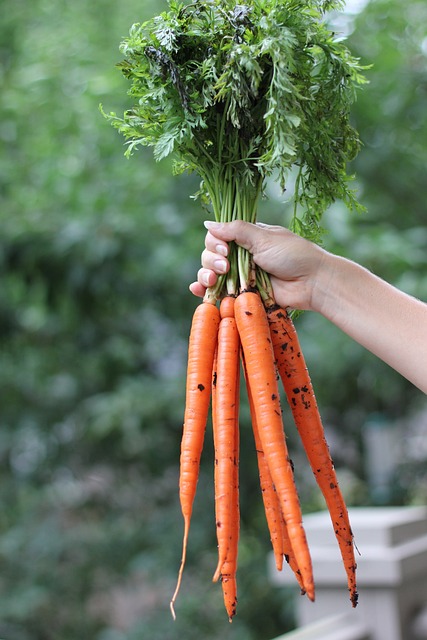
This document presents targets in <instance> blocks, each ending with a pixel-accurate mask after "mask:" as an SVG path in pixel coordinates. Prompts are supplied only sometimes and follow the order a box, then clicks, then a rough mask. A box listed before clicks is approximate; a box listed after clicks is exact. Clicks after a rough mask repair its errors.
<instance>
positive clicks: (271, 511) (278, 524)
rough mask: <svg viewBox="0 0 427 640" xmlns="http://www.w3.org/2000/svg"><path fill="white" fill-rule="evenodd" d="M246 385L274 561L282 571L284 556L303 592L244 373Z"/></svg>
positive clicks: (299, 573)
mask: <svg viewBox="0 0 427 640" xmlns="http://www.w3.org/2000/svg"><path fill="white" fill-rule="evenodd" d="M244 368H245V367H244ZM246 387H247V392H248V400H249V409H250V414H251V419H252V430H253V434H254V440H255V449H256V454H257V460H258V472H259V479H260V485H261V494H262V499H263V503H264V510H265V515H266V520H267V526H268V530H269V532H270V539H271V544H272V547H273V554H274V558H275V561H276V569H277V570H278V571H282V569H283V558H285V559H286V562H287V563H288V564H289V566H290V568H291V569H292V571H293V572H294V574H295V577H296V579H297V581H298V584H299V586H300V588H301V592H302V593H303V594H304V593H305V590H304V585H303V583H302V578H301V572H300V570H299V568H298V564H297V562H296V559H295V554H294V552H293V550H292V545H291V541H290V539H289V534H288V529H287V526H286V522H285V520H284V518H283V515H282V510H281V508H280V502H279V498H278V495H277V492H276V490H275V488H274V484H273V481H272V479H271V474H270V470H269V468H268V464H267V461H266V459H265V455H264V451H263V449H262V444H261V439H260V437H259V430H258V424H257V421H256V414H255V407H254V403H253V398H252V393H251V389H250V385H249V380H248V377H247V375H246Z"/></svg>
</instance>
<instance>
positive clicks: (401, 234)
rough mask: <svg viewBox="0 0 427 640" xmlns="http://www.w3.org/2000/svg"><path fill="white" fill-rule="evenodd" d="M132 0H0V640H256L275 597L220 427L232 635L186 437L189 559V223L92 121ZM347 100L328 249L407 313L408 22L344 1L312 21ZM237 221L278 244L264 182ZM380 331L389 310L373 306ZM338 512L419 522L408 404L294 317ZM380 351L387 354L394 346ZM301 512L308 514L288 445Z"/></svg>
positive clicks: (422, 164) (416, 6)
mask: <svg viewBox="0 0 427 640" xmlns="http://www.w3.org/2000/svg"><path fill="white" fill-rule="evenodd" d="M164 9H166V4H165V3H164V2H163V1H162V2H160V4H159V2H154V0H138V1H137V0H128V1H127V2H125V3H123V2H118V1H117V0H94V1H93V2H89V3H88V2H86V1H84V0H74V1H73V2H65V0H32V2H26V1H25V0H2V1H1V20H0V56H1V69H0V74H1V75H0V80H1V93H0V144H1V154H0V637H1V638H2V639H3V640H58V639H61V640H76V638H90V639H93V640H148V639H150V640H200V638H203V639H204V640H214V639H219V638H221V640H237V639H238V640H270V639H271V638H273V637H275V636H277V635H279V634H281V633H284V632H285V631H287V630H289V629H291V628H292V627H293V625H294V618H293V609H294V598H295V597H297V596H296V594H295V592H294V591H292V590H290V591H288V590H286V589H278V588H277V587H273V586H272V585H271V584H270V580H269V576H268V573H267V562H266V558H267V554H268V552H269V539H268V533H267V529H266V525H265V519H264V515H263V507H262V503H261V498H260V497H259V499H258V498H257V496H259V487H258V478H257V470H256V462H255V457H254V450H253V442H252V436H251V434H250V425H249V421H248V419H247V418H248V416H247V414H248V411H247V407H246V405H245V404H244V405H243V407H242V421H241V422H242V427H241V428H242V464H241V500H242V504H241V512H242V529H241V546H240V566H239V608H238V615H237V617H236V618H235V620H234V621H233V624H232V625H230V624H229V623H228V621H227V618H226V615H225V611H224V609H223V604H222V595H221V589H220V587H219V585H213V584H212V582H211V576H212V573H213V570H214V567H215V565H216V560H215V554H216V541H215V526H214V516H213V495H212V484H213V482H212V446H211V439H210V437H209V436H208V437H207V439H206V448H205V452H204V456H203V461H202V470H201V477H200V481H199V489H198V495H197V498H196V505H195V510H194V516H193V524H192V530H191V536H190V543H189V554H188V555H189V557H188V563H187V568H186V572H185V574H184V581H183V585H182V589H181V593H180V597H179V601H178V603H177V614H178V618H177V621H176V622H175V623H172V621H171V618H170V615H169V600H170V597H171V594H172V592H173V589H174V585H175V580H176V573H177V569H178V564H179V558H180V552H181V534H182V521H181V515H180V511H179V504H178V493H177V482H178V458H179V443H180V435H181V427H182V415H183V400H184V383H185V366H186V362H185V360H186V344H187V337H188V331H189V325H190V321H191V314H192V311H193V310H194V308H195V305H196V304H197V301H196V300H195V299H194V298H193V297H192V296H191V294H190V293H189V292H188V283H189V282H190V281H191V280H192V279H193V278H194V275H195V273H196V271H197V269H198V267H199V261H200V252H201V249H202V246H203V237H204V231H203V226H202V220H203V219H204V217H205V216H206V212H204V211H203V210H202V209H201V206H200V203H199V202H197V201H196V202H195V201H193V200H192V199H191V198H190V195H191V194H192V193H193V192H195V191H196V190H197V187H198V184H197V178H196V177H194V176H180V177H173V176H172V174H171V165H170V163H169V161H164V162H162V163H158V164H156V163H155V162H154V161H153V159H152V156H151V152H150V151H149V150H142V151H139V152H138V153H137V154H136V155H135V156H134V157H132V158H131V159H130V160H126V159H125V158H124V156H123V152H124V144H123V139H122V138H120V136H119V135H118V134H117V132H115V131H114V130H113V129H112V127H110V126H109V124H108V123H107V122H106V120H105V119H103V118H102V116H101V114H100V112H99V103H102V104H103V106H104V109H105V110H106V111H111V110H113V111H114V110H115V111H118V112H120V111H122V110H123V109H125V108H126V107H127V106H129V99H128V98H127V96H126V91H127V84H126V81H125V80H124V79H123V78H122V76H121V74H120V72H119V71H118V70H117V69H116V68H115V63H116V62H118V61H119V60H120V59H121V56H120V53H119V50H118V47H119V43H120V41H121V39H122V38H123V37H125V36H126V35H127V33H128V30H129V27H130V26H131V24H133V23H134V22H140V21H143V20H145V19H147V18H149V17H151V16H152V15H153V14H155V13H158V12H159V11H161V10H164ZM329 19H330V20H331V22H332V23H333V24H334V28H335V30H336V31H337V32H339V33H342V34H343V35H345V36H347V37H348V44H349V47H350V48H351V50H352V52H353V53H354V54H355V55H357V56H359V57H360V58H361V61H362V62H363V63H364V64H370V63H372V64H373V67H372V69H370V70H369V71H368V72H367V76H368V79H369V81H370V83H369V85H367V87H366V88H365V89H364V90H363V92H361V93H360V94H359V97H358V101H357V103H356V104H355V106H354V110H353V119H354V123H355V126H356V127H357V129H358V130H359V132H360V135H361V138H362V140H363V145H364V146H363V149H362V151H361V153H360V155H359V157H358V158H357V160H356V161H355V162H354V166H353V167H351V170H352V171H354V172H355V174H356V176H357V179H356V181H355V187H356V188H357V189H358V191H359V197H360V200H361V201H362V202H363V204H364V205H365V206H366V208H367V211H366V213H364V214H360V213H350V212H348V211H347V210H345V209H344V208H343V206H342V205H341V204H340V203H336V204H335V205H334V206H333V207H332V208H331V210H330V211H328V212H327V213H326V214H325V219H324V224H325V226H326V227H327V230H328V232H327V234H326V235H325V237H324V245H325V247H326V248H328V249H329V250H332V251H335V252H338V253H340V254H342V255H346V256H349V257H351V258H353V259H356V260H358V261H360V262H362V263H363V264H364V265H365V266H367V267H368V268H370V269H372V270H374V271H375V272H376V273H378V274H379V275H380V276H383V277H384V278H386V279H387V280H389V281H391V282H393V283H395V284H396V285H398V286H399V287H401V288H403V289H404V290H406V291H408V292H409V293H412V294H414V295H416V296H419V297H421V298H423V299H425V300H427V277H426V275H427V270H426V256H427V224H426V222H427V205H426V183H427V115H426V114H427V31H426V25H427V4H426V3H425V0H405V2H402V1H401V0H371V2H349V3H348V5H347V7H346V10H345V11H344V12H343V13H340V14H339V15H332V16H330V17H329ZM268 192H269V198H268V200H265V201H263V202H262V204H261V207H260V212H259V218H260V219H262V220H264V221H267V222H274V223H279V224H286V222H287V219H288V218H287V216H288V207H287V204H286V193H285V194H282V193H279V192H278V191H277V187H276V186H275V185H274V184H272V185H270V186H269V188H268ZM390 313H393V309H390ZM297 323H298V329H299V332H300V336H301V341H302V344H303V348H304V351H305V355H306V359H307V361H308V365H309V368H310V371H311V374H312V378H313V382H314V385H315V389H316V392H317V396H318V401H319V404H320V407H321V411H322V414H323V417H324V422H325V426H326V429H327V436H328V440H329V442H330V446H331V450H332V455H333V458H334V460H335V464H336V467H337V469H338V473H339V477H340V480H341V485H342V488H343V491H344V493H345V496H346V499H347V501H348V504H349V505H374V504H398V505H406V504H425V503H426V501H427V414H426V400H425V396H424V395H423V394H421V392H419V391H417V390H416V389H415V388H414V387H412V385H410V384H409V383H408V382H406V381H405V380H403V379H402V378H401V377H400V376H399V375H397V374H396V373H395V372H393V371H392V370H390V369H389V368H388V367H387V366H386V365H384V364H383V363H381V362H380V361H378V360H377V359H376V358H374V357H373V356H371V355H370V354H368V353H366V352H365V351H364V350H363V349H362V348H361V347H359V346H358V345H356V344H354V343H353V342H352V341H351V340H350V339H349V338H347V337H346V336H344V335H343V334H342V333H341V332H339V330H338V329H336V328H335V327H334V326H332V325H330V324H329V323H328V322H327V321H325V320H324V319H322V318H321V317H318V316H316V315H315V314H309V313H306V314H303V315H302V316H301V317H300V318H298V320H297ZM410 339H411V336H410V335H408V334H402V335H399V336H396V340H399V341H400V340H404V341H406V340H410ZM288 440H289V445H290V448H291V450H292V455H293V459H294V462H295V468H296V475H297V483H298V487H299V491H300V496H301V500H302V505H303V511H304V512H305V513H309V512H310V511H314V510H318V509H323V508H324V505H323V502H322V500H321V499H320V498H319V494H318V492H317V490H316V488H315V487H314V484H313V481H312V479H311V476H310V473H309V471H308V468H307V463H306V462H305V460H304V458H303V456H302V455H301V452H300V448H299V444H298V441H297V439H296V437H295V434H294V432H293V430H292V427H291V426H289V429H288Z"/></svg>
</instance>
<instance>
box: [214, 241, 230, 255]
mask: <svg viewBox="0 0 427 640" xmlns="http://www.w3.org/2000/svg"><path fill="white" fill-rule="evenodd" d="M215 251H216V252H217V253H219V254H220V255H221V256H224V258H226V257H227V256H228V247H226V246H225V245H224V244H217V245H216V247H215Z"/></svg>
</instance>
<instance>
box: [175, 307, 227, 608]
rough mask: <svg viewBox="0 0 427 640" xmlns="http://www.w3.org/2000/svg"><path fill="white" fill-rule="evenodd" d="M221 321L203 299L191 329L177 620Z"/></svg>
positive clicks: (183, 446) (196, 311)
mask: <svg viewBox="0 0 427 640" xmlns="http://www.w3.org/2000/svg"><path fill="white" fill-rule="evenodd" d="M219 322H220V315H219V309H218V307H216V306H215V305H214V304H211V303H210V302H203V303H202V304H200V305H198V306H197V307H196V310H195V312H194V314H193V320H192V324H191V329H190V338H189V345H188V363H187V381H186V397H185V411H184V426H183V434H182V439H181V456H180V477H179V499H180V504H181V511H182V515H183V518H184V536H183V543H182V557H181V564H180V568H179V572H178V580H177V585H176V588H175V592H174V594H173V596H172V600H171V602H170V609H171V612H172V616H173V618H174V619H175V610H174V604H175V601H176V598H177V595H178V591H179V588H180V586H181V581H182V574H183V571H184V565H185V559H186V553H187V542H188V534H189V529H190V520H191V514H192V510H193V503H194V497H195V495H196V488H197V481H198V477H199V468H200V457H201V453H202V448H203V441H204V435H205V430H206V422H207V417H208V412H209V404H210V397H211V378H212V368H213V360H214V355H215V349H216V345H217V338H218V327H219Z"/></svg>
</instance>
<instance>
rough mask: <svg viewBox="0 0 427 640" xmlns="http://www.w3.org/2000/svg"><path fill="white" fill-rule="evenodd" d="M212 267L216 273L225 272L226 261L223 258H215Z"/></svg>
mask: <svg viewBox="0 0 427 640" xmlns="http://www.w3.org/2000/svg"><path fill="white" fill-rule="evenodd" d="M214 268H215V271H217V272H218V273H225V272H226V271H227V263H226V261H225V260H215V261H214Z"/></svg>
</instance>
